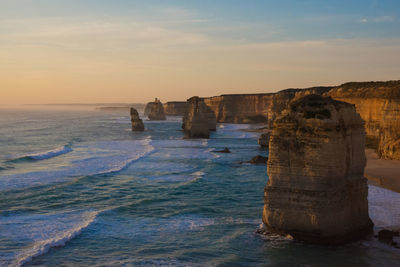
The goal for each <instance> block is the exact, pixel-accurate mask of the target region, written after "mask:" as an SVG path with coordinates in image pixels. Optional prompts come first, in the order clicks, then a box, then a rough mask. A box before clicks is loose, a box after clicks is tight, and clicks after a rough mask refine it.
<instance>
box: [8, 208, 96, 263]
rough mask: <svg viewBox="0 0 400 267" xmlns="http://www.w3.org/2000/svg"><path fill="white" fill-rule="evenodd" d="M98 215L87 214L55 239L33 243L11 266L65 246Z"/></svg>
mask: <svg viewBox="0 0 400 267" xmlns="http://www.w3.org/2000/svg"><path fill="white" fill-rule="evenodd" d="M98 214H99V212H98V211H92V212H87V213H86V216H85V220H84V221H83V222H82V223H81V224H79V225H77V226H75V227H73V228H71V229H69V230H66V231H65V232H63V233H61V234H58V235H57V236H55V237H52V238H49V239H46V240H40V241H37V242H35V243H34V244H33V245H32V246H30V247H29V249H27V250H26V251H24V252H22V253H20V254H19V255H18V256H17V257H16V260H15V261H14V262H13V263H12V266H22V265H24V264H26V263H28V262H30V261H32V259H33V258H35V257H38V256H40V255H43V254H46V253H47V252H48V251H49V250H50V248H53V247H61V246H65V244H66V243H67V242H68V241H70V240H71V239H73V238H75V237H76V236H78V235H79V234H80V233H81V232H82V230H84V229H85V228H87V227H88V226H89V225H90V224H91V223H92V222H93V221H94V220H95V219H96V217H97V215H98Z"/></svg>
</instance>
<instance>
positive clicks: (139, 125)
mask: <svg viewBox="0 0 400 267" xmlns="http://www.w3.org/2000/svg"><path fill="white" fill-rule="evenodd" d="M131 123H132V131H144V124H143V121H142V120H141V119H140V117H139V113H138V112H137V110H136V109H134V108H131Z"/></svg>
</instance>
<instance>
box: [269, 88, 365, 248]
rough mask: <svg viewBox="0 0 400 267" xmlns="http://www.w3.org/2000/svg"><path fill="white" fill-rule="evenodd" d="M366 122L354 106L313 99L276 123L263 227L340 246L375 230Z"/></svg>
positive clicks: (297, 105) (299, 103)
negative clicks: (370, 210) (370, 204)
mask: <svg viewBox="0 0 400 267" xmlns="http://www.w3.org/2000/svg"><path fill="white" fill-rule="evenodd" d="M364 142H365V131H364V122H363V120H362V119H361V118H360V116H359V115H358V114H357V113H356V110H355V108H354V106H353V105H351V104H348V103H344V102H339V101H335V100H332V99H331V98H329V97H321V96H319V95H309V96H306V97H304V98H300V99H298V100H295V101H293V102H292V103H291V104H290V107H289V108H288V109H287V110H285V111H283V115H282V116H281V117H279V118H278V119H276V121H275V123H274V128H273V131H272V135H271V139H270V143H269V161H268V176H269V180H268V184H267V186H266V187H265V194H264V203H265V205H264V212H263V222H264V224H265V225H266V226H267V228H268V230H269V231H271V232H275V233H279V234H285V235H286V234H290V235H292V236H293V237H294V238H295V239H298V240H303V241H306V242H311V243H325V244H338V243H344V242H347V241H351V240H356V239H359V238H361V237H363V236H364V235H365V234H366V233H368V232H370V231H371V229H372V222H371V220H370V219H369V216H368V201H367V194H368V189H367V183H366V179H365V178H364V177H363V173H364V167H365V161H366V159H365V152H364Z"/></svg>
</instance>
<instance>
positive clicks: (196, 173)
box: [191, 171, 205, 176]
mask: <svg viewBox="0 0 400 267" xmlns="http://www.w3.org/2000/svg"><path fill="white" fill-rule="evenodd" d="M191 175H192V176H204V175H205V173H204V172H201V171H198V172H194V173H192V174H191Z"/></svg>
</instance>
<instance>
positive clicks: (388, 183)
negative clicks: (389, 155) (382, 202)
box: [364, 149, 400, 193]
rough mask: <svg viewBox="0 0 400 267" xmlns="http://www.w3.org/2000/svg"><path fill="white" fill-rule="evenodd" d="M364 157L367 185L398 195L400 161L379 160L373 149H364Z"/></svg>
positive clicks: (399, 188)
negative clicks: (365, 159)
mask: <svg viewBox="0 0 400 267" xmlns="http://www.w3.org/2000/svg"><path fill="white" fill-rule="evenodd" d="M365 155H366V157H367V164H366V166H365V170H364V176H365V178H367V179H368V183H369V184H372V185H375V186H379V187H382V188H385V189H389V190H391V191H393V192H396V193H400V160H388V159H381V158H379V157H378V155H377V153H376V152H375V151H374V150H373V149H366V150H365Z"/></svg>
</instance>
